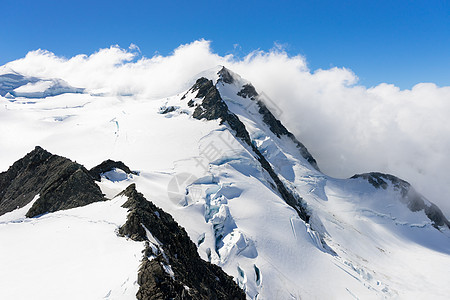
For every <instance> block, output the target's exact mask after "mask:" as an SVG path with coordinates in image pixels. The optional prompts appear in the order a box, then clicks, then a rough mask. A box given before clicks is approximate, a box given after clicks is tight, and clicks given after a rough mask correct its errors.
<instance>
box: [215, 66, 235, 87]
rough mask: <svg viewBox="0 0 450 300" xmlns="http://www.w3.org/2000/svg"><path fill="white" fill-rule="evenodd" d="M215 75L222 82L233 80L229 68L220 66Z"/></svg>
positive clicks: (229, 82) (231, 81) (230, 82)
mask: <svg viewBox="0 0 450 300" xmlns="http://www.w3.org/2000/svg"><path fill="white" fill-rule="evenodd" d="M217 75H219V80H220V81H222V82H224V83H228V84H232V83H233V82H234V78H233V75H231V72H230V70H228V69H227V68H225V67H222V69H220V71H219V72H218V73H217Z"/></svg>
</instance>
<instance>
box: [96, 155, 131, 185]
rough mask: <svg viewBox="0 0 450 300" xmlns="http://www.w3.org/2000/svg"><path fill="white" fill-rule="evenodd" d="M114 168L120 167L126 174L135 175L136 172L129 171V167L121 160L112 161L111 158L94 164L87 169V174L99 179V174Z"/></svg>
mask: <svg viewBox="0 0 450 300" xmlns="http://www.w3.org/2000/svg"><path fill="white" fill-rule="evenodd" d="M114 169H120V170H122V171H124V172H125V173H127V174H134V175H137V172H134V171H131V170H130V168H128V166H127V165H125V164H124V163H123V162H121V161H114V160H111V159H108V160H105V161H104V162H102V163H101V164H99V165H98V166H95V167H93V168H92V169H90V170H89V174H90V175H91V176H92V177H93V178H94V179H95V180H97V181H100V180H101V175H102V174H103V173H106V172H109V171H112V170H114Z"/></svg>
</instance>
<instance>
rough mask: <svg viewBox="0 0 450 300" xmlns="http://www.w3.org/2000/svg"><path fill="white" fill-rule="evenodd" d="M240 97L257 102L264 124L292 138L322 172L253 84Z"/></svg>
mask: <svg viewBox="0 0 450 300" xmlns="http://www.w3.org/2000/svg"><path fill="white" fill-rule="evenodd" d="M237 95H238V96H241V97H243V98H250V99H251V100H253V101H256V104H257V105H258V107H259V113H260V114H261V115H262V116H263V122H264V123H266V125H267V126H269V129H270V130H271V131H272V132H273V133H274V134H275V135H276V136H277V137H281V136H282V135H285V136H287V137H288V138H290V139H291V140H292V141H293V142H294V144H295V145H296V146H297V148H298V149H299V151H300V154H301V155H302V156H303V157H304V158H305V159H306V160H307V161H308V162H309V163H310V164H311V166H313V167H314V168H315V169H316V170H317V171H320V169H319V166H318V165H317V161H316V160H315V159H314V157H313V156H312V155H311V153H309V151H308V149H307V148H306V147H305V145H303V144H302V143H300V142H299V141H298V140H297V138H296V137H295V136H294V135H293V134H292V133H291V132H290V131H289V130H287V128H286V127H284V125H283V124H282V123H281V122H280V120H278V119H277V118H276V117H275V116H274V115H273V114H272V112H271V111H270V110H269V109H268V108H267V106H266V105H265V104H264V102H262V101H261V100H259V99H258V98H259V94H258V93H257V92H256V89H255V88H254V87H253V85H251V84H246V85H244V86H243V87H242V90H240V91H239V92H238V93H237Z"/></svg>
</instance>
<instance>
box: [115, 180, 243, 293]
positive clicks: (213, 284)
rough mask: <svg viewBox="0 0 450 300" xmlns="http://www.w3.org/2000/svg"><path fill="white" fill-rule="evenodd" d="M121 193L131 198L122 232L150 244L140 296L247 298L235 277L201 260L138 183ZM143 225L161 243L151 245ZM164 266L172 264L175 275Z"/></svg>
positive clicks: (140, 278)
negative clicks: (143, 193)
mask: <svg viewBox="0 0 450 300" xmlns="http://www.w3.org/2000/svg"><path fill="white" fill-rule="evenodd" d="M121 194H122V195H124V196H126V197H128V200H127V201H126V202H125V203H124V204H123V207H125V208H128V209H129V214H128V217H127V222H126V223H125V224H124V225H123V226H122V227H121V228H120V229H119V234H120V235H122V236H127V237H129V238H131V239H133V240H135V241H146V243H147V246H146V249H145V252H144V258H143V260H142V264H141V267H140V269H139V273H138V284H139V286H140V287H139V291H138V293H137V295H136V297H137V299H245V294H244V292H243V291H242V290H241V289H240V288H239V287H238V285H237V284H236V283H235V282H234V281H233V278H232V277H230V276H228V275H227V274H226V273H225V272H223V270H222V269H220V268H219V267H218V266H216V265H213V264H211V263H209V262H206V261H204V260H202V259H201V258H200V257H199V255H198V253H197V248H196V246H195V244H194V243H193V242H192V241H191V240H190V239H189V237H188V235H187V233H186V231H185V230H184V229H183V228H182V227H180V226H179V225H178V224H177V223H176V222H175V221H174V220H173V218H172V217H171V216H170V215H169V214H167V213H165V212H164V211H163V210H162V209H160V208H158V207H156V206H155V205H154V204H153V203H152V202H150V201H147V200H146V199H145V198H144V196H143V195H142V194H141V193H139V192H137V191H136V186H135V184H131V185H130V186H129V187H127V188H126V189H125V190H124V191H123V192H122V193H121ZM144 226H145V228H147V229H148V230H149V231H150V232H151V234H152V235H153V237H154V238H156V239H157V241H158V242H160V244H159V245H152V246H153V247H150V244H149V243H150V241H148V238H147V233H146V230H145V228H144ZM152 249H153V250H152ZM156 249H157V250H156ZM155 252H156V253H155ZM164 266H170V267H171V269H172V271H173V277H172V276H170V274H168V272H167V271H166V270H165V268H164ZM185 286H187V287H188V288H185Z"/></svg>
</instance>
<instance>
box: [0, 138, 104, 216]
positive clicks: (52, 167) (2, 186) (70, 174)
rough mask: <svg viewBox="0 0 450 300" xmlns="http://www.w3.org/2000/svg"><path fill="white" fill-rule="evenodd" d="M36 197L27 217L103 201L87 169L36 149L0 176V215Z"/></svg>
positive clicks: (38, 148)
mask: <svg viewBox="0 0 450 300" xmlns="http://www.w3.org/2000/svg"><path fill="white" fill-rule="evenodd" d="M37 195H39V199H38V200H36V202H35V203H34V204H33V205H32V207H31V208H30V210H29V211H28V212H27V214H26V216H27V217H35V216H38V215H41V214H44V213H47V212H54V211H57V210H63V209H69V208H74V207H79V206H83V205H87V204H90V203H93V202H97V201H102V200H104V197H103V194H102V192H101V191H100V188H99V187H98V186H97V185H96V184H95V182H94V180H93V178H92V176H91V175H90V174H89V172H88V171H87V170H86V168H84V167H83V166H82V165H80V164H78V163H76V162H72V161H71V160H69V159H67V158H65V157H61V156H58V155H53V154H51V153H50V152H48V151H46V150H44V149H42V148H41V147H39V146H37V147H36V148H35V149H34V150H33V151H31V152H30V153H28V154H27V155H25V157H23V158H22V159H20V160H18V161H17V162H15V163H14V164H13V165H12V166H11V167H10V168H9V169H8V170H7V171H6V172H3V173H0V215H3V214H5V213H7V212H10V211H12V210H14V209H16V208H20V207H23V206H25V205H27V204H28V203H30V202H31V201H32V200H33V198H34V197H35V196H37Z"/></svg>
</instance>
